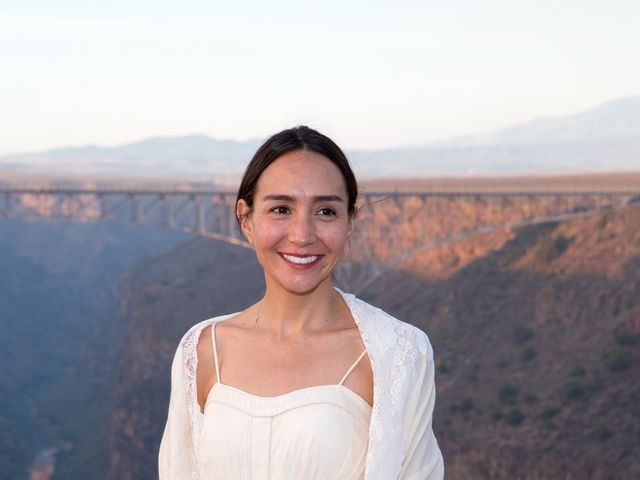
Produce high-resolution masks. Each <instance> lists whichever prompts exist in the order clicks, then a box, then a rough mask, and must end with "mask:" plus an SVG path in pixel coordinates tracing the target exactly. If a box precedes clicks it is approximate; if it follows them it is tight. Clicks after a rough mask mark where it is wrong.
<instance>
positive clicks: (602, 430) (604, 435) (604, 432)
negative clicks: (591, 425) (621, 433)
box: [593, 425, 611, 442]
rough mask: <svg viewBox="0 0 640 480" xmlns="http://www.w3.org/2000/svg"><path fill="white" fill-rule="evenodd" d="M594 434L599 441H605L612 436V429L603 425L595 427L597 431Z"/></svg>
mask: <svg viewBox="0 0 640 480" xmlns="http://www.w3.org/2000/svg"><path fill="white" fill-rule="evenodd" d="M593 436H594V438H595V439H596V440H597V441H599V442H604V441H606V440H608V439H609V437H611V430H609V429H608V428H607V427H605V426H602V425H601V426H599V427H598V428H596V429H595V431H594V432H593Z"/></svg>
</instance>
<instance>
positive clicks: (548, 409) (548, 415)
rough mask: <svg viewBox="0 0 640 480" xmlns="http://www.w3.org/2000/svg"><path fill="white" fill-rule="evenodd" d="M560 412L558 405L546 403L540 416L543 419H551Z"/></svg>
mask: <svg viewBox="0 0 640 480" xmlns="http://www.w3.org/2000/svg"><path fill="white" fill-rule="evenodd" d="M559 412H560V407H558V406H556V405H545V406H544V407H543V408H542V410H540V413H539V414H538V416H539V417H540V418H541V419H542V420H551V419H552V418H553V417H555V416H556V415H557V414H558V413H559Z"/></svg>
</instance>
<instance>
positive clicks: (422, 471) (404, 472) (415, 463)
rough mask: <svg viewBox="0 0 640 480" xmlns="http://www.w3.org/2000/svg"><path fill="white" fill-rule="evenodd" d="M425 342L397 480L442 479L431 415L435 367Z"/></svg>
mask: <svg viewBox="0 0 640 480" xmlns="http://www.w3.org/2000/svg"><path fill="white" fill-rule="evenodd" d="M420 341H421V342H425V341H426V342H427V348H426V349H423V350H422V351H423V352H424V351H426V352H427V353H426V355H425V354H420V355H418V359H417V361H416V365H415V368H416V385H415V387H414V389H413V391H412V393H411V397H410V398H409V401H408V403H407V410H406V413H405V416H404V420H403V428H404V432H405V452H404V460H403V462H402V469H401V471H400V476H399V477H398V480H441V479H442V478H444V462H443V460H442V453H441V452H440V448H439V447H438V442H437V441H436V437H435V435H434V433H433V428H432V415H433V407H434V404H435V396H436V388H435V382H434V375H435V368H434V363H433V356H432V353H431V352H432V351H431V346H430V345H428V342H429V340H428V339H427V336H426V335H423V336H422V335H421V336H420Z"/></svg>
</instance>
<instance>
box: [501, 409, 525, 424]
mask: <svg viewBox="0 0 640 480" xmlns="http://www.w3.org/2000/svg"><path fill="white" fill-rule="evenodd" d="M504 419H505V420H506V421H507V423H508V424H509V425H520V424H521V423H522V421H523V420H524V413H522V412H521V411H520V410H519V409H518V408H512V409H511V410H509V411H508V412H507V414H506V415H505V416H504Z"/></svg>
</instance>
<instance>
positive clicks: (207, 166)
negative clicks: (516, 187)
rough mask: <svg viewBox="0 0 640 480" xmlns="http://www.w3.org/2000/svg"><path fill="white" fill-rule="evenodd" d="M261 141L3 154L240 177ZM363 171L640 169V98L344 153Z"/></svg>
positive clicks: (27, 162)
mask: <svg viewBox="0 0 640 480" xmlns="http://www.w3.org/2000/svg"><path fill="white" fill-rule="evenodd" d="M260 142H261V140H258V139H255V140H248V141H243V142H239V141H234V140H218V139H214V138H211V137H208V136H206V135H189V136H181V137H155V138H150V139H146V140H142V141H140V142H135V143H130V144H126V145H122V146H118V147H99V146H84V147H71V148H61V149H55V150H49V151H45V152H37V153H25V154H16V155H5V156H1V157H0V169H3V170H14V171H18V172H33V173H49V174H64V175H69V174H71V175H117V176H149V175H152V176H169V177H185V176H189V177H216V178H218V179H225V178H226V179H237V178H238V176H239V175H240V174H241V173H242V171H243V169H244V167H245V166H246V164H247V163H248V161H249V160H250V158H251V156H252V155H253V153H254V152H255V150H256V149H257V148H258V146H259V145H260ZM347 153H348V155H349V157H350V158H351V159H352V161H353V163H354V166H355V168H356V171H357V173H358V174H359V175H360V176H365V177H366V176H396V177H407V176H416V175H418V176H430V175H468V174H522V173H559V172H567V173H569V172H578V171H611V170H638V169H640V97H629V98H624V99H619V100H615V101H612V102H609V103H605V104H603V105H600V106H598V107H596V108H593V109H591V110H587V111H584V112H581V113H578V114H575V115H571V116H567V117H559V118H553V117H549V118H539V119H535V120H532V121H530V122H526V123H522V124H518V125H513V126H511V127H508V128H504V129H501V130H498V131H495V132H489V133H484V134H477V135H468V136H463V137H456V138H452V139H449V140H444V141H439V142H433V143H429V144H425V145H421V146H418V147H398V148H393V149H385V150H354V151H349V152H347Z"/></svg>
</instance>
